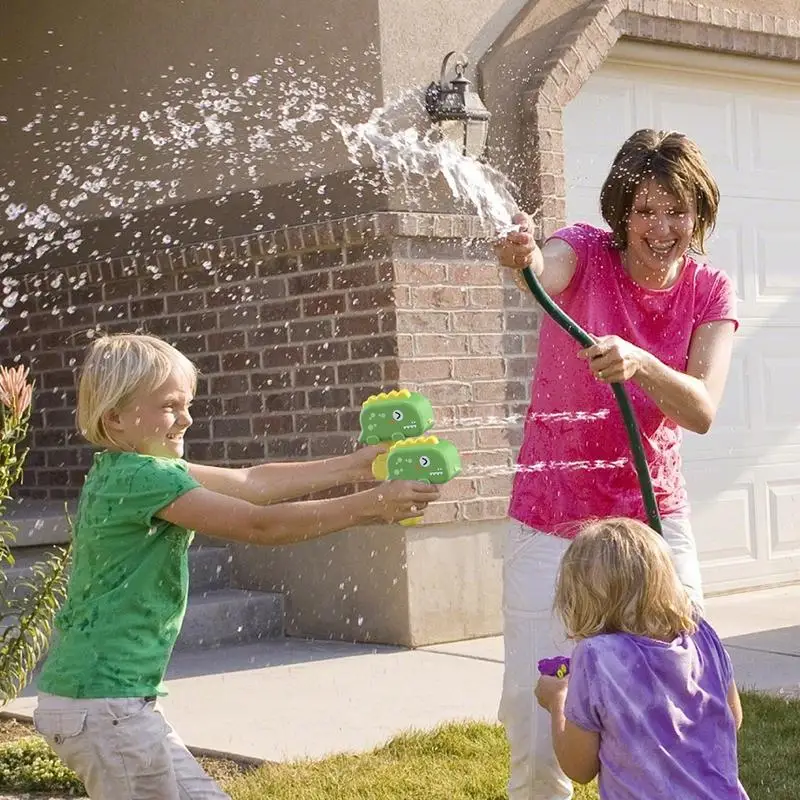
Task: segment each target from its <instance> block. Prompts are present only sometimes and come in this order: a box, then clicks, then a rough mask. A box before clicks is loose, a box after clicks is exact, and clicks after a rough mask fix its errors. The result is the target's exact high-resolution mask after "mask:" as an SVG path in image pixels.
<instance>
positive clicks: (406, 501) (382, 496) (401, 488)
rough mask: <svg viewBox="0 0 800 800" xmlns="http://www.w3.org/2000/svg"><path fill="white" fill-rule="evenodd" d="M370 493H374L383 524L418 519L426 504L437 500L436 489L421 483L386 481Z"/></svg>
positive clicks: (428, 484)
mask: <svg viewBox="0 0 800 800" xmlns="http://www.w3.org/2000/svg"><path fill="white" fill-rule="evenodd" d="M371 491H372V492H375V493H376V496H377V499H378V503H379V507H378V516H379V517H380V519H381V520H383V521H384V522H399V521H400V520H401V519H412V518H414V517H418V516H420V512H422V511H424V510H425V509H426V508H427V506H428V503H432V502H433V501H434V500H438V499H439V490H438V488H437V487H436V486H434V485H433V484H430V483H422V482H421V481H400V480H393V481H386V482H385V483H382V484H381V485H380V486H378V487H376V488H375V489H372V490H371Z"/></svg>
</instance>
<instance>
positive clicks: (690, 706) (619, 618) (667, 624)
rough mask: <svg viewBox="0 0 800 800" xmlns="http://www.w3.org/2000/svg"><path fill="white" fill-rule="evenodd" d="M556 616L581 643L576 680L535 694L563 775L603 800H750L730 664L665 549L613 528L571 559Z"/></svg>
mask: <svg viewBox="0 0 800 800" xmlns="http://www.w3.org/2000/svg"><path fill="white" fill-rule="evenodd" d="M555 610H556V612H557V613H558V614H559V615H560V617H561V618H562V619H563V621H564V624H565V626H566V630H567V633H568V634H569V636H570V638H572V639H574V640H576V642H577V644H576V645H575V650H574V652H573V654H572V658H571V662H570V666H569V675H568V676H567V677H566V678H558V677H551V676H547V675H543V676H542V677H541V678H540V680H539V683H538V684H537V687H536V697H537V699H538V700H539V703H540V705H542V706H543V707H544V708H546V709H547V710H548V711H549V712H550V715H551V718H552V725H553V743H554V746H555V752H556V756H557V757H558V761H559V763H560V765H561V768H562V769H563V770H564V772H565V773H566V774H567V775H568V776H569V777H570V778H572V779H573V780H575V781H577V782H579V783H588V782H589V781H590V780H592V779H593V778H594V777H595V775H598V773H599V780H598V783H599V788H600V797H601V798H602V800H642V798H648V800H658V798H669V800H675V799H676V798H681V800H683V798H686V800H688V799H689V798H691V800H747V794H746V793H745V791H744V788H743V787H742V785H741V783H740V782H739V778H738V763H737V753H736V731H737V728H738V727H739V726H740V725H741V721H742V709H741V704H740V702H739V693H738V691H737V689H736V684H735V682H734V679H733V669H732V666H731V661H730V658H729V657H728V654H727V653H726V652H725V649H724V648H723V646H722V643H721V642H720V640H719V637H718V636H717V634H716V632H715V631H714V629H713V628H712V627H711V626H710V625H709V624H708V623H707V622H706V621H704V620H702V619H699V618H698V615H697V614H696V612H695V611H694V609H693V608H692V606H691V603H690V600H689V599H688V597H687V595H686V592H685V590H684V589H683V587H681V585H680V582H679V581H678V577H677V574H676V573H675V570H674V568H673V566H672V562H671V561H670V556H669V550H668V548H667V547H666V545H665V544H664V541H663V540H662V539H661V538H660V537H659V536H657V535H656V534H655V533H653V532H652V531H651V530H650V529H649V528H647V527H646V526H645V525H643V524H642V523H640V522H636V521H635V520H629V519H622V518H617V519H607V520H602V521H599V522H595V523H592V524H590V525H589V526H588V527H586V528H585V529H584V530H583V531H582V532H581V533H580V534H579V535H578V537H577V538H576V539H575V540H574V541H573V542H572V544H571V545H570V546H569V548H568V549H567V551H566V553H565V555H564V558H563V561H562V563H561V569H560V571H559V576H558V583H557V586H556V596H555Z"/></svg>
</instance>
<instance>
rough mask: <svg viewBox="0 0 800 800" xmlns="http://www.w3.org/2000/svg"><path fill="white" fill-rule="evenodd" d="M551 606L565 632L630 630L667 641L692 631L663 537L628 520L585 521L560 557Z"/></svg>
mask: <svg viewBox="0 0 800 800" xmlns="http://www.w3.org/2000/svg"><path fill="white" fill-rule="evenodd" d="M554 608H555V611H556V613H557V614H558V616H560V617H561V619H562V620H563V622H564V626H565V628H566V630H567V635H568V636H569V637H570V638H572V639H585V638H587V637H589V636H596V635H597V634H601V633H632V634H635V635H637V636H646V637H649V638H651V639H660V640H663V641H671V640H672V639H674V638H675V637H676V636H678V635H679V634H681V633H694V632H695V631H696V630H697V623H696V621H695V616H694V609H693V606H692V602H691V600H690V599H689V595H688V594H687V592H686V589H685V588H684V587H683V586H682V585H681V583H680V581H679V580H678V575H677V573H676V572H675V567H674V566H673V565H672V560H671V558H670V554H669V549H668V548H667V545H666V543H665V542H664V540H663V539H662V538H661V537H660V536H659V535H658V534H657V533H655V532H654V531H652V530H651V529H650V528H648V527H647V526H646V525H644V524H643V523H641V522H637V521H636V520H632V519H625V518H622V517H620V518H612V519H604V520H600V521H597V522H593V523H590V524H589V525H587V526H586V527H585V528H583V530H582V531H581V532H580V533H579V534H578V536H577V537H576V538H575V539H574V540H573V541H572V542H571V544H570V546H569V547H568V548H567V551H566V553H565V554H564V558H563V559H562V561H561V567H560V569H559V574H558V579H557V582H556V594H555V602H554Z"/></svg>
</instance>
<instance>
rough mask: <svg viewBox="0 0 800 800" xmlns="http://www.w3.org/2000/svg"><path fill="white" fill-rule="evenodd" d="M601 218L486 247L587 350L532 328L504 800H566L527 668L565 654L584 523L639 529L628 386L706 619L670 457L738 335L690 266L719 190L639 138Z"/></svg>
mask: <svg viewBox="0 0 800 800" xmlns="http://www.w3.org/2000/svg"><path fill="white" fill-rule="evenodd" d="M600 205H601V211H602V214H603V218H604V219H605V221H606V222H607V223H608V226H609V228H610V230H602V229H599V228H595V227H592V226H590V225H585V224H578V225H574V226H572V227H568V228H564V229H562V230H560V231H558V232H556V233H555V234H554V235H553V236H552V237H550V238H549V239H548V240H547V241H546V242H545V243H544V244H543V246H542V247H541V248H539V247H538V246H537V244H536V242H535V240H534V237H533V235H532V230H533V225H532V222H531V220H530V218H529V217H527V216H526V215H519V216H517V217H515V219H514V221H515V222H516V223H517V224H519V225H520V230H519V231H518V232H513V233H510V234H508V235H507V236H506V237H505V239H504V240H503V241H501V242H500V243H499V244H498V247H497V254H498V258H499V261H500V263H501V264H502V265H503V266H506V267H509V268H512V269H513V270H514V271H515V277H517V279H518V281H519V282H520V285H521V286H523V287H525V291H527V287H526V285H525V284H524V282H523V280H522V275H521V270H522V269H523V268H524V267H530V268H531V269H532V270H533V271H534V273H536V275H537V276H538V278H539V280H540V282H541V284H542V286H543V287H544V289H545V290H546V291H547V292H548V294H549V295H550V296H551V297H552V298H553V299H554V301H555V302H556V303H557V304H558V305H559V306H560V307H561V308H562V309H563V310H564V311H565V312H566V313H567V314H568V315H569V316H570V317H572V318H573V319H574V320H575V321H576V322H577V323H578V324H579V325H581V327H583V328H584V329H585V330H587V331H588V332H589V333H591V334H592V335H593V336H594V337H595V338H596V340H597V341H596V344H594V345H593V346H592V347H589V348H587V349H581V347H580V345H578V344H576V343H575V341H574V340H573V339H572V338H571V337H570V336H569V335H568V334H567V333H565V332H564V331H563V330H562V329H561V328H559V327H558V326H557V325H556V323H555V322H553V321H552V320H551V319H550V318H549V317H547V316H543V318H542V323H541V329H540V334H539V350H538V356H537V359H536V367H535V371H534V375H533V384H532V389H531V403H530V407H529V410H528V416H527V419H526V422H525V432H524V437H523V442H522V447H521V448H520V453H519V458H518V471H517V473H516V476H515V480H514V486H513V490H512V495H511V503H510V507H509V516H510V517H511V522H512V524H511V526H510V531H509V536H508V541H507V545H506V554H505V565H504V593H503V595H504V596H503V613H504V634H505V674H504V679H503V695H502V699H501V703H500V719H501V720H502V722H503V724H504V725H505V727H506V732H507V735H508V739H509V743H510V746H511V777H510V781H509V797H510V798H511V800H568V798H570V797H572V784H571V782H570V780H569V779H568V778H567V777H566V775H565V774H564V773H563V772H562V770H561V768H560V767H559V765H558V762H557V760H556V758H555V755H554V753H553V747H552V742H551V739H550V724H549V720H548V719H547V718H546V714H545V712H543V711H542V710H541V709H539V708H537V704H536V700H535V698H534V695H533V687H534V685H535V684H536V680H537V677H538V675H537V673H536V664H537V662H538V660H539V659H540V658H545V657H549V656H554V655H557V654H563V655H568V654H569V650H570V645H569V643H568V641H567V639H566V636H565V634H564V630H563V626H562V625H560V624H559V623H557V622H556V621H555V619H554V616H553V613H552V606H553V593H554V587H555V579H556V575H557V572H558V567H559V563H560V561H561V557H562V555H563V554H564V552H565V550H566V548H567V546H568V545H569V543H570V540H571V539H572V538H574V536H575V535H576V533H577V531H578V530H579V528H580V527H581V524H582V523H584V522H586V521H587V520H590V519H593V518H597V517H619V516H624V517H632V518H635V519H640V520H646V514H645V509H644V505H643V502H642V496H641V491H640V487H639V483H638V480H637V477H636V472H635V468H634V465H633V461H632V458H631V453H630V446H629V444H628V438H627V435H626V432H625V427H624V423H623V420H622V417H621V414H620V412H619V409H618V407H617V405H616V402H615V399H614V395H613V392H612V390H611V386H610V384H611V383H614V382H620V381H624V382H625V383H626V387H627V388H628V392H629V394H630V397H631V402H632V404H633V406H634V409H635V412H636V416H637V419H638V422H639V426H640V429H641V433H642V439H643V443H644V447H645V452H646V455H647V461H648V465H649V468H650V473H651V476H652V480H653V488H654V491H655V495H656V499H657V501H658V506H659V511H660V514H661V516H662V526H663V532H664V538H665V539H666V542H667V544H668V545H669V547H670V551H671V554H672V558H673V562H674V564H675V568H676V570H677V572H678V575H679V577H680V579H681V581H682V583H683V584H684V586H685V587H686V589H687V591H688V593H689V595H690V597H691V598H692V600H693V601H694V602H695V603H696V604H697V605H698V606H701V605H702V589H701V585H700V584H701V582H700V569H699V565H698V559H697V551H696V547H695V544H694V538H693V536H692V531H691V525H690V522H689V507H688V502H687V497H686V488H685V485H684V480H683V476H682V474H681V458H680V443H681V429H682V428H686V429H688V430H690V431H693V432H695V433H706V432H707V431H708V430H709V428H710V427H711V423H712V422H713V420H714V416H715V414H716V411H717V407H718V405H719V401H720V398H721V396H722V392H723V389H724V387H725V382H726V379H727V376H728V369H729V366H730V359H731V348H732V342H733V334H734V331H735V330H736V327H737V325H738V322H737V320H736V313H735V295H734V291H733V287H732V284H731V281H730V279H729V278H728V277H727V275H725V273H724V272H721V271H719V270H715V269H712V268H711V267H709V266H708V265H706V264H705V263H702V262H699V261H696V260H695V258H694V257H693V254H695V253H703V252H704V251H705V240H706V236H707V234H708V233H709V232H710V231H711V230H712V228H713V227H714V223H715V221H716V216H717V209H718V205H719V190H718V188H717V184H716V182H715V180H714V178H713V176H712V175H711V173H710V171H709V169H708V166H707V165H706V163H705V160H704V159H703V156H702V154H701V153H700V151H699V149H698V148H697V146H696V145H695V144H694V142H692V141H691V140H690V139H688V138H687V137H685V136H683V135H682V134H679V133H664V132H656V131H652V130H642V131H638V132H637V133H635V134H633V136H631V137H630V138H629V139H628V140H627V141H626V142H625V143H624V144H623V146H622V148H621V149H620V151H619V153H618V154H617V156H616V158H615V159H614V163H613V165H612V167H611V171H610V173H609V175H608V177H607V179H606V181H605V184H604V185H603V189H602V191H601V196H600Z"/></svg>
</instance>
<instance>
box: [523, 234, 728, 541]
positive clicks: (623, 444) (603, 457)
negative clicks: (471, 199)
mask: <svg viewBox="0 0 800 800" xmlns="http://www.w3.org/2000/svg"><path fill="white" fill-rule="evenodd" d="M554 238H559V239H563V240H564V241H565V242H567V243H568V244H569V245H570V246H571V247H572V248H573V250H575V252H576V254H577V256H578V260H577V266H576V269H575V275H574V276H573V278H572V280H571V281H570V283H569V285H568V286H567V288H566V289H565V290H564V291H563V292H561V293H560V294H558V295H556V296H555V297H554V298H553V299H554V300H555V302H556V303H557V304H558V305H559V306H560V307H561V308H562V309H563V310H564V311H565V312H566V313H567V314H568V315H569V316H570V317H572V318H573V319H574V320H575V321H576V322H577V323H578V324H579V325H580V326H581V327H582V328H583V329H584V330H586V331H588V332H589V333H591V334H593V335H595V336H606V335H611V334H614V335H617V336H620V337H621V338H623V339H626V340H627V341H629V342H631V343H633V344H635V345H637V346H639V347H641V348H643V349H644V350H647V351H648V352H650V353H652V354H653V355H654V356H656V358H658V359H659V360H661V361H662V362H663V363H664V364H666V365H667V366H669V367H672V368H673V369H676V370H679V371H681V372H682V371H684V370H685V369H686V366H687V362H688V356H689V346H690V343H691V339H692V335H693V333H694V331H695V329H696V328H697V327H698V326H699V325H702V324H704V323H706V322H712V321H714V320H732V321H733V322H734V324H735V325H736V326H737V327H738V321H737V319H736V310H735V304H736V297H735V293H734V290H733V285H732V283H731V281H730V278H728V276H727V275H726V274H725V273H724V272H721V271H719V270H715V269H712V268H711V267H709V266H707V265H705V264H699V263H697V262H696V261H694V259H692V258H690V257H687V259H686V264H685V266H684V268H683V271H682V272H681V275H680V277H679V278H678V280H677V282H676V283H675V284H674V285H673V286H672V287H670V288H669V289H665V290H652V289H646V288H644V287H642V286H640V285H639V284H638V283H636V282H635V281H634V280H633V279H632V278H631V277H630V276H629V275H628V273H627V272H626V271H625V269H624V268H623V266H622V262H621V260H620V256H619V252H618V251H617V250H616V249H615V248H614V247H613V245H612V239H611V234H610V232H608V231H604V230H600V229H598V228H594V227H592V226H590V225H585V224H578V225H574V226H572V227H569V228H564V229H562V230H560V231H558V232H557V233H555V234H554ZM581 349H582V348H581V345H580V344H578V342H576V341H575V340H574V339H573V338H572V337H571V336H569V335H568V334H567V333H566V332H564V331H563V330H562V329H561V328H560V327H558V325H557V324H556V323H555V322H553V320H552V319H551V318H550V317H549V316H547V315H543V317H542V324H541V330H540V333H539V352H538V358H537V361H536V367H535V370H534V376H533V390H532V399H531V404H530V407H529V409H528V417H527V420H526V422H525V432H524V437H523V442H522V447H521V448H520V453H519V458H518V461H517V463H518V471H517V473H516V475H515V478H514V486H513V489H512V494H511V503H510V507H509V512H508V513H509V515H510V516H511V517H513V518H514V519H516V520H519V521H520V522H523V523H525V524H526V525H530V526H531V527H532V528H536V529H537V530H540V531H545V532H547V533H554V534H556V535H559V536H564V537H567V538H571V537H573V536H574V535H575V534H576V533H577V531H578V527H579V523H581V522H582V521H584V520H587V519H591V518H596V517H609V516H626V517H633V518H635V519H640V520H643V521H644V520H646V514H645V510H644V505H643V502H642V494H641V489H640V486H639V481H638V479H637V477H636V471H635V468H634V464H633V458H632V455H631V451H630V445H629V443H628V436H627V433H626V431H625V424H624V422H623V420H622V415H621V413H620V411H619V407H618V405H617V402H616V400H615V398H614V394H613V392H612V390H611V387H610V386H609V385H608V384H604V383H601V382H600V381H598V380H597V379H596V378H594V376H593V375H592V373H591V371H590V369H589V366H588V364H587V363H586V361H585V360H583V359H580V358H578V356H577V353H578V351H579V350H581ZM625 387H626V389H627V391H628V394H629V396H630V398H631V403H632V404H633V407H634V410H635V412H636V418H637V421H638V423H639V428H640V430H641V434H642V440H643V443H644V449H645V454H646V456H647V463H648V465H649V467H650V474H651V476H652V480H653V489H654V491H655V495H656V500H657V502H658V507H659V510H660V512H661V514H662V515H663V516H666V515H676V514H685V513H688V501H687V497H686V488H685V484H684V480H683V476H682V474H681V456H680V443H681V430H680V428H679V427H678V425H677V424H676V423H675V422H673V421H672V420H670V419H667V417H665V416H664V414H663V413H662V412H661V411H660V410H659V408H658V406H657V405H656V404H655V403H654V402H653V401H652V400H650V398H649V397H647V395H646V394H645V393H644V391H643V390H642V389H640V388H639V387H638V386H636V385H635V384H634V383H633V382H631V381H628V382H626V384H625Z"/></svg>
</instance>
